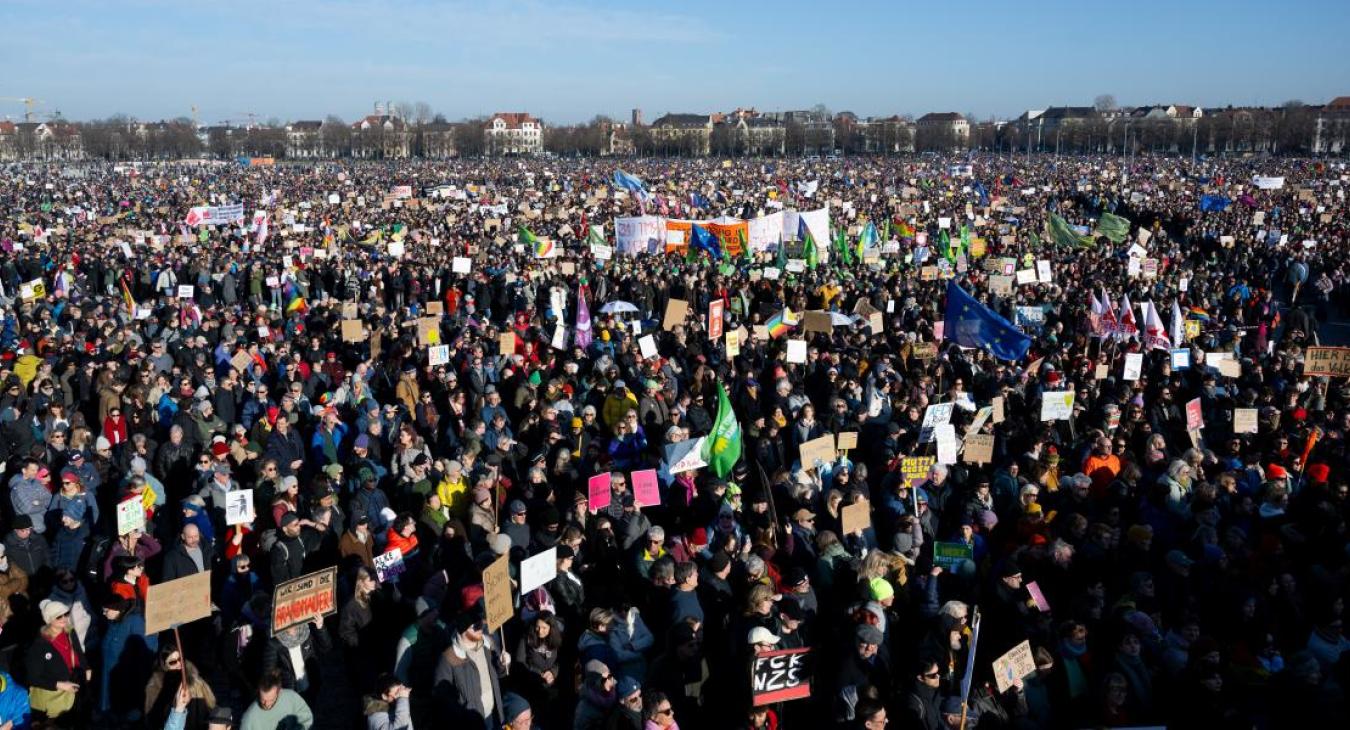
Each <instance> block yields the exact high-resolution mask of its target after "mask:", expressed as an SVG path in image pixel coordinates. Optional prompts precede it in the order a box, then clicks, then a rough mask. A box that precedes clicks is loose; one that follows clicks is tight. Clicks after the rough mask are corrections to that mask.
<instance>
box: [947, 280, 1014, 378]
mask: <svg viewBox="0 0 1350 730" xmlns="http://www.w3.org/2000/svg"><path fill="white" fill-rule="evenodd" d="M944 331H945V333H946V338H947V339H949V340H952V341H954V342H955V343H956V344H958V345H961V346H962V347H979V348H982V349H985V350H988V351H989V352H990V354H992V355H993V356H994V357H997V358H999V359H1000V360H1021V359H1022V358H1024V357H1026V355H1027V350H1028V349H1029V348H1030V347H1031V338H1030V337H1027V336H1026V335H1025V334H1023V333H1022V332H1021V331H1020V330H1018V329H1017V328H1016V327H1013V326H1012V323H1011V322H1009V321H1008V320H1006V319H1004V318H1003V317H1001V316H999V315H998V313H997V312H995V311H994V310H992V309H990V308H988V307H986V306H984V305H983V304H980V303H979V302H977V301H975V298H974V297H972V296H970V295H969V294H967V293H966V291H965V290H964V289H962V288H961V287H959V286H957V285H956V280H955V279H949V280H948V281H947V325H946V329H945V330H944Z"/></svg>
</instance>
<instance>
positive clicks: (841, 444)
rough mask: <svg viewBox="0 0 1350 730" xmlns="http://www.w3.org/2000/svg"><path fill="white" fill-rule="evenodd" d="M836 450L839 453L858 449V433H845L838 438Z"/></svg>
mask: <svg viewBox="0 0 1350 730" xmlns="http://www.w3.org/2000/svg"><path fill="white" fill-rule="evenodd" d="M836 441H837V443H836V444H835V448H836V449H837V450H839V451H852V450H853V449H856V448H858V432H857V431H844V432H842V433H840V434H839V435H838V436H837V437H836Z"/></svg>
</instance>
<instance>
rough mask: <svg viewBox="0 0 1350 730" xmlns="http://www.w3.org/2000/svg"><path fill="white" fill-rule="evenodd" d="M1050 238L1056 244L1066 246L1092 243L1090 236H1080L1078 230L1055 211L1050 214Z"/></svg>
mask: <svg viewBox="0 0 1350 730" xmlns="http://www.w3.org/2000/svg"><path fill="white" fill-rule="evenodd" d="M1050 238H1051V239H1052V240H1054V242H1055V244H1056V245H1059V246H1065V247H1068V248H1086V247H1089V246H1091V245H1092V237H1091V236H1080V235H1078V232H1077V231H1075V230H1074V229H1073V227H1072V226H1070V225H1069V222H1068V221H1066V220H1064V218H1062V217H1061V216H1059V215H1056V214H1055V213H1051V214H1050Z"/></svg>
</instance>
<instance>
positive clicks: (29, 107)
mask: <svg viewBox="0 0 1350 730" xmlns="http://www.w3.org/2000/svg"><path fill="white" fill-rule="evenodd" d="M0 101H17V102H19V103H21V104H23V120H24V121H25V122H31V121H33V107H35V106H37V105H38V104H46V103H47V102H45V101H43V100H41V99H34V98H32V97H27V96H0Z"/></svg>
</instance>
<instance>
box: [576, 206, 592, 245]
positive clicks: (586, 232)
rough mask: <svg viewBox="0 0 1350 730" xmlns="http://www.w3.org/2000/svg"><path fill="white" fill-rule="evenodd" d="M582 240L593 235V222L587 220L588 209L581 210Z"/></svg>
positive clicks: (580, 233)
mask: <svg viewBox="0 0 1350 730" xmlns="http://www.w3.org/2000/svg"><path fill="white" fill-rule="evenodd" d="M578 235H580V236H581V240H583V241H585V240H587V239H589V238H590V237H591V223H590V221H588V220H586V211H584V210H583V211H581V230H580V232H579V234H578Z"/></svg>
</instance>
